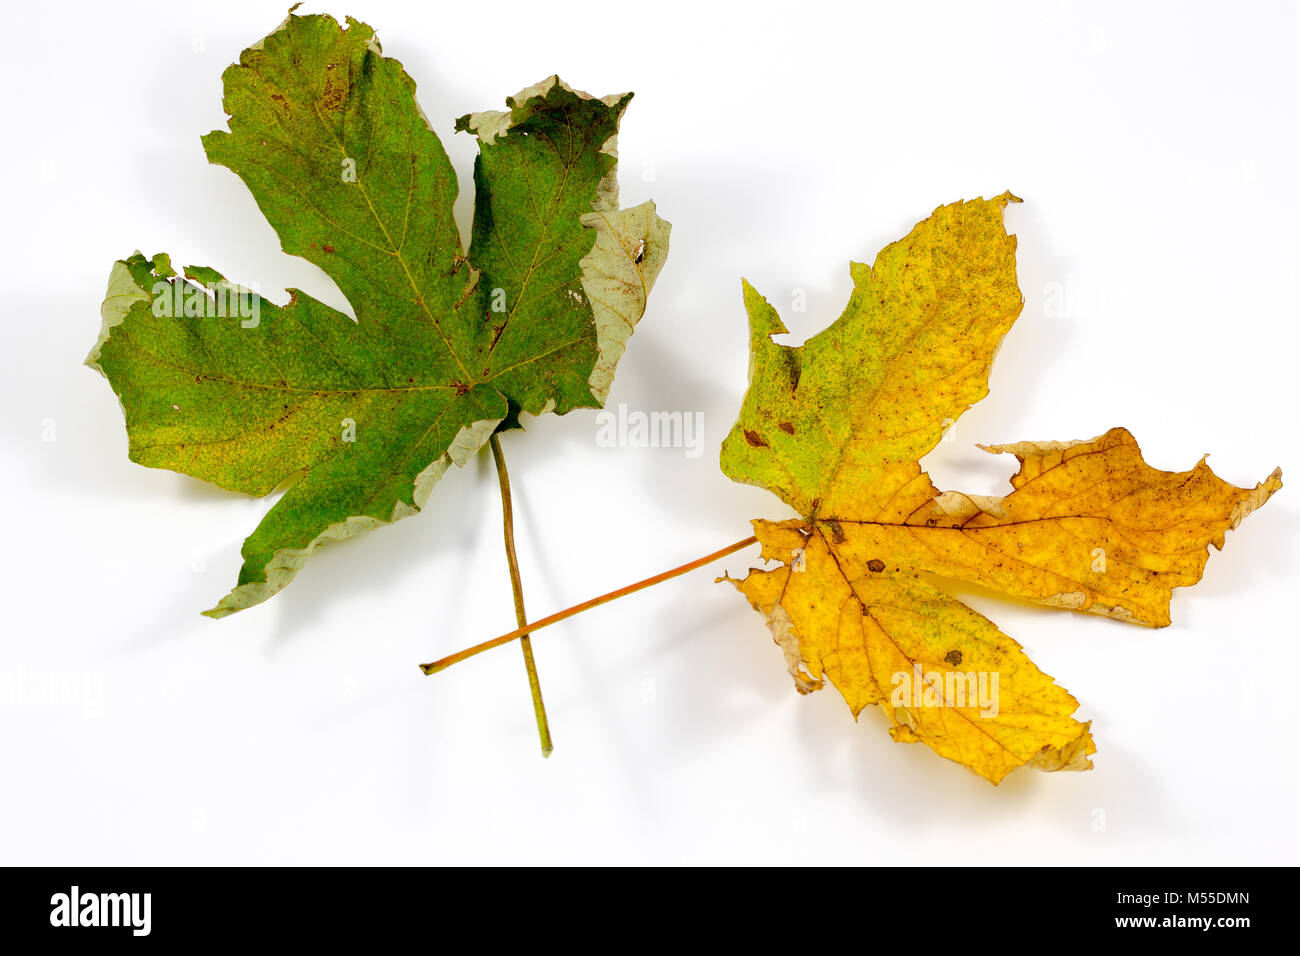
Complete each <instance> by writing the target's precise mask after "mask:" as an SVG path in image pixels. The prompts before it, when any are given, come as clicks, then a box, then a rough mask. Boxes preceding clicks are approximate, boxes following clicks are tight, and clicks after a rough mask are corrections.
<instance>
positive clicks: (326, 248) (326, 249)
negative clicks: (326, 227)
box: [321, 242, 334, 252]
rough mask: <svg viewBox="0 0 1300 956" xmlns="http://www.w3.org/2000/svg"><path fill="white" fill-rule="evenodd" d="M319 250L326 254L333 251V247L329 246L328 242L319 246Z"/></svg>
mask: <svg viewBox="0 0 1300 956" xmlns="http://www.w3.org/2000/svg"><path fill="white" fill-rule="evenodd" d="M321 248H322V249H324V250H325V251H326V252H333V251H334V247H333V246H331V245H330V244H329V243H328V242H327V243H325V245H323V246H321Z"/></svg>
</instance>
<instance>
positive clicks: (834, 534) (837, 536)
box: [826, 521, 844, 544]
mask: <svg viewBox="0 0 1300 956" xmlns="http://www.w3.org/2000/svg"><path fill="white" fill-rule="evenodd" d="M826 524H827V526H828V527H829V528H830V529H831V540H832V541H834V542H835V543H836V544H843V543H844V529H843V528H841V527H840V523H839V522H838V521H828V522H826Z"/></svg>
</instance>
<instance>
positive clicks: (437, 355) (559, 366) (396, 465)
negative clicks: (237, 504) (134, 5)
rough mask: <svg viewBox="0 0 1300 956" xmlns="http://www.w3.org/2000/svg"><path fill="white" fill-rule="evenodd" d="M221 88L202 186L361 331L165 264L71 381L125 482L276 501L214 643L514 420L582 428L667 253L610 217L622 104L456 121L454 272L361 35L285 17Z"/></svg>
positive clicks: (444, 180) (145, 274) (645, 219)
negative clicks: (81, 377) (466, 209)
mask: <svg viewBox="0 0 1300 956" xmlns="http://www.w3.org/2000/svg"><path fill="white" fill-rule="evenodd" d="M224 88H225V108H226V112H227V113H228V114H229V117H230V118H229V127H230V129H229V131H228V132H227V131H224V130H220V131H216V132H213V133H210V134H209V135H208V136H206V137H204V140H203V143H204V147H205V149H206V150H207V154H208V158H209V160H210V161H212V162H213V163H218V164H220V165H223V166H226V167H228V168H229V169H231V170H232V171H234V172H235V173H236V174H238V175H239V176H240V178H241V179H243V180H244V182H245V183H246V184H247V186H248V188H249V189H250V191H251V192H252V193H253V196H254V198H255V199H256V200H257V203H258V206H259V207H260V209H261V210H262V212H263V214H264V215H265V216H266V218H267V220H268V221H269V222H270V224H271V225H272V226H273V227H274V228H275V230H276V232H277V233H278V235H279V237H280V241H281V245H282V247H283V249H284V251H285V252H287V253H290V254H293V255H298V256H302V257H303V258H305V259H307V260H309V261H311V262H313V263H315V264H316V265H317V266H319V267H320V268H321V269H322V270H323V271H324V272H325V273H326V274H327V275H328V276H329V277H330V278H331V279H333V280H334V281H335V283H337V284H338V287H339V288H340V290H341V291H342V292H343V294H344V295H345V296H346V298H347V300H348V302H349V303H350V304H351V306H352V308H353V310H354V311H355V313H356V317H357V318H356V321H353V320H352V319H351V318H349V317H348V316H346V315H344V314H342V313H340V312H338V311H337V310H335V309H333V308H330V307H329V306H327V305H325V304H323V303H321V302H319V301H317V300H316V299H313V298H312V297H310V296H308V295H306V294H305V293H302V292H300V291H297V290H289V302H288V304H287V305H283V306H281V305H277V304H274V303H272V302H270V301H268V300H266V299H262V298H260V297H259V296H256V295H254V294H252V293H249V292H248V291H247V290H242V289H240V287H238V286H232V285H231V284H230V283H227V282H226V280H225V279H224V278H223V277H222V276H221V275H219V274H218V273H217V272H215V271H214V270H212V269H208V268H203V267H194V266H191V267H189V268H187V269H186V270H185V273H184V276H183V277H182V276H179V275H177V274H176V273H175V272H174V270H173V269H172V267H171V265H170V262H169V260H168V258H167V257H166V256H165V255H162V254H159V255H156V256H154V257H152V258H151V259H146V258H145V257H144V256H142V255H141V254H139V253H136V254H135V255H133V256H131V257H130V258H128V259H125V260H122V261H119V262H117V263H116V264H115V265H114V267H113V270H112V273H111V275H110V278H109V284H108V293H107V296H106V298H105V301H104V306H103V319H104V327H103V331H102V333H101V335H100V340H99V342H98V343H97V344H96V346H95V348H94V349H93V350H92V352H91V354H90V357H89V358H88V359H87V363H88V364H89V365H91V366H92V367H94V368H97V369H99V370H100V371H102V372H103V373H104V375H105V376H106V377H107V378H108V380H109V382H110V383H111V385H112V387H113V389H114V391H115V392H116V393H117V394H118V396H119V398H120V399H121V403H122V408H123V413H124V415H125V418H126V426H127V434H128V436H129V439H130V457H131V459H132V460H133V461H136V462H139V463H140V464H143V465H148V466H150V467H157V468H168V469H171V470H173V471H178V472H182V473H184V474H187V475H193V476H194V477H197V478H201V479H203V480H205V481H210V482H212V483H214V484H216V485H219V486H221V487H223V488H228V489H232V490H235V491H240V492H244V493H247V494H251V495H259V496H260V495H266V494H269V493H270V492H271V491H273V490H274V489H276V488H277V487H280V486H281V485H283V484H285V483H286V482H289V481H292V484H291V485H290V486H289V487H288V490H287V491H286V492H285V493H284V495H283V496H282V497H281V498H280V500H279V501H278V502H277V503H276V504H275V505H274V506H273V507H272V508H271V509H270V510H269V511H268V513H267V514H266V516H265V518H264V519H263V520H262V522H261V523H260V524H259V525H258V527H257V529H256V530H255V531H254V532H253V533H252V534H251V535H250V536H249V537H248V539H247V540H246V541H245V542H244V547H243V557H244V564H243V567H242V569H241V570H240V573H239V580H238V583H237V586H236V587H235V588H234V589H233V590H232V591H231V592H230V593H229V594H228V595H227V596H226V597H225V598H223V599H222V600H221V601H220V603H218V604H217V606H216V607H214V608H212V609H211V610H209V611H206V612H204V613H205V614H208V615H210V616H213V617H221V616H224V615H226V614H229V613H232V612H234V611H237V610H240V609H242V608H246V607H249V606H251V605H253V604H257V603H259V602H261V601H264V600H266V599H267V598H268V597H270V596H271V595H273V594H275V593H276V592H277V591H279V590H280V589H281V588H283V587H284V586H285V585H286V584H288V582H289V581H290V580H291V579H292V578H293V577H294V575H295V574H296V573H297V572H298V570H299V569H300V568H301V567H302V565H303V563H304V562H305V561H306V559H307V557H308V556H309V555H310V554H311V553H312V552H313V551H314V550H315V549H316V548H317V547H318V546H319V545H321V544H322V543H325V542H329V541H332V540H339V539H343V538H348V537H351V536H353V535H355V534H357V533H359V532H361V531H364V530H367V529H370V528H373V527H376V526H378V525H381V524H385V523H390V522H392V521H396V520H397V519H399V518H403V517H406V516H408V515H410V514H413V513H415V512H416V511H418V510H419V509H420V508H421V507H422V506H423V504H424V502H425V500H426V499H427V497H428V495H429V493H430V491H431V490H432V487H433V485H434V484H435V483H436V482H437V480H438V478H439V477H440V476H441V475H442V473H443V472H444V471H445V470H446V469H447V468H448V467H449V466H450V465H451V464H457V465H460V464H464V463H465V461H467V460H468V459H469V458H470V457H471V456H472V455H473V454H475V452H477V451H478V450H479V449H480V448H481V447H482V446H483V444H484V443H486V442H487V440H488V439H489V438H490V436H491V435H492V434H493V433H494V431H496V430H498V429H500V428H503V427H511V426H513V425H516V424H517V423H518V415H519V413H520V412H528V413H530V414H533V415H538V414H542V413H544V412H548V411H554V412H556V413H559V414H563V413H565V412H568V411H570V410H572V409H575V408H592V407H600V406H601V405H602V404H603V403H604V400H605V397H606V395H607V393H608V390H609V386H610V382H611V380H612V377H613V373H614V368H615V365H616V363H617V362H618V359H619V357H620V356H621V354H622V352H623V349H624V346H625V343H626V341H627V339H628V337H629V336H630V335H631V333H632V330H633V328H634V326H635V325H636V323H637V321H638V320H639V319H640V317H641V315H642V314H643V312H644V310H645V304H646V297H647V295H648V294H649V291H650V288H651V286H652V284H653V283H654V280H655V278H656V276H657V275H658V273H659V270H660V269H661V268H662V266H663V263H664V260H665V258H666V256H667V253H668V232H669V226H668V224H667V223H666V222H664V221H663V220H661V219H660V218H659V217H658V216H657V215H656V214H655V208H654V204H653V203H650V202H647V203H645V204H643V205H641V206H637V207H635V208H633V209H626V210H624V209H620V208H619V206H618V188H617V179H616V173H615V164H616V153H615V148H614V144H615V141H616V133H617V130H618V124H619V120H620V118H621V116H622V114H623V111H624V109H625V108H626V106H627V103H628V101H629V99H630V98H631V94H625V95H621V96H610V97H605V98H603V99H597V98H594V97H591V96H589V95H587V94H585V93H580V92H577V91H575V90H573V89H571V88H569V87H568V86H566V85H565V84H564V83H562V82H561V81H560V80H559V78H558V77H554V76H553V77H551V78H549V79H547V80H545V81H543V82H542V83H539V84H537V85H536V86H533V87H530V88H528V89H526V90H524V91H523V92H521V93H520V94H518V95H517V96H515V97H513V98H511V99H509V100H508V101H507V105H508V106H509V107H510V108H509V109H508V110H506V111H503V112H496V111H493V112H488V113H480V114H474V115H471V116H466V117H462V118H461V119H460V120H459V121H458V123H457V130H466V131H470V132H472V133H474V134H476V135H477V137H478V139H479V144H480V154H479V157H478V159H477V162H476V164H475V173H474V180H475V189H476V194H475V210H474V224H473V231H472V235H471V242H470V247H469V252H468V255H466V253H465V250H464V246H463V244H462V240H461V236H460V233H459V231H458V229H457V227H456V223H455V220H454V218H453V214H452V207H453V204H454V202H455V199H456V194H457V182H456V176H455V174H454V172H453V170H452V167H451V164H450V162H449V161H448V159H447V155H446V153H445V152H444V151H443V148H442V144H441V143H440V142H439V140H438V138H437V136H436V135H435V134H434V133H433V131H432V130H431V129H430V128H429V125H428V123H427V121H426V120H425V118H424V114H423V113H422V112H421V111H420V108H419V106H418V105H417V104H416V100H415V84H414V82H413V81H412V80H411V78H410V77H409V76H407V74H406V73H405V72H404V70H403V69H402V66H401V64H400V63H399V62H398V61H396V60H393V59H390V58H387V57H384V56H383V55H382V53H381V51H380V48H379V44H378V42H377V41H376V39H375V36H374V31H373V30H371V29H370V27H368V26H366V25H365V24H363V23H359V22H357V21H355V20H351V19H349V20H348V21H347V27H346V28H344V27H341V26H340V25H339V24H338V23H337V22H335V21H334V20H333V19H332V18H331V17H328V16H303V17H298V16H294V15H292V14H291V15H290V16H289V18H288V19H287V20H285V22H284V23H283V24H282V25H281V26H280V27H279V28H278V29H277V30H276V31H275V32H273V33H272V34H270V35H269V36H267V37H266V38H265V39H264V40H262V41H261V42H259V43H257V44H255V45H254V46H252V47H250V48H249V49H247V50H245V51H244V52H243V54H242V55H241V57H240V62H239V63H238V64H236V65H233V66H231V67H230V68H229V69H228V70H227V71H226V73H225V76H224Z"/></svg>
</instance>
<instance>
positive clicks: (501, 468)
mask: <svg viewBox="0 0 1300 956" xmlns="http://www.w3.org/2000/svg"><path fill="white" fill-rule="evenodd" d="M488 444H490V445H491V446H492V458H493V460H494V461H495V462H496V466H497V482H498V483H499V484H500V485H501V518H502V524H503V525H504V526H505V535H506V563H507V564H508V565H509V566H510V587H511V589H512V590H513V591H514V593H515V620H516V621H518V622H519V627H520V628H521V632H520V634H519V646H520V647H521V648H522V649H523V652H524V667H525V668H527V670H528V689H529V691H531V692H532V695H533V713H535V714H536V715H537V736H538V737H540V738H541V742H542V756H543V757H549V756H550V755H551V751H552V750H554V749H555V745H554V744H553V743H552V742H551V726H550V723H549V722H548V721H547V719H546V705H545V704H544V703H542V682H541V680H540V679H539V678H538V676H537V662H536V661H534V660H533V642H532V641H530V640H529V639H528V632H527V631H523V630H522V628H523V627H524V626H525V625H526V624H527V623H528V614H527V613H526V612H525V611H524V586H523V583H522V582H521V581H520V579H519V559H518V558H517V557H515V513H514V508H513V506H512V505H511V500H510V474H509V472H507V471H506V458H505V454H504V453H503V452H502V451H501V441H500V440H499V439H498V438H497V436H496V434H495V433H493V435H492V437H491V438H490V439H489V440H488Z"/></svg>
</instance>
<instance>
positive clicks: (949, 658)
mask: <svg viewBox="0 0 1300 956" xmlns="http://www.w3.org/2000/svg"><path fill="white" fill-rule="evenodd" d="M943 660H944V663H946V664H951V665H952V666H953V667H956V666H957V665H958V664H960V663H961V651H949V652H948V653H947V654H945V655H943Z"/></svg>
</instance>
